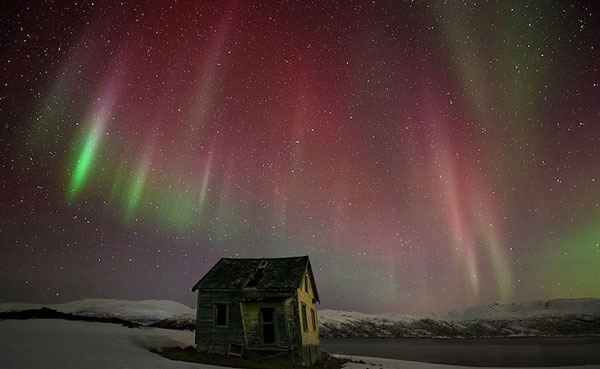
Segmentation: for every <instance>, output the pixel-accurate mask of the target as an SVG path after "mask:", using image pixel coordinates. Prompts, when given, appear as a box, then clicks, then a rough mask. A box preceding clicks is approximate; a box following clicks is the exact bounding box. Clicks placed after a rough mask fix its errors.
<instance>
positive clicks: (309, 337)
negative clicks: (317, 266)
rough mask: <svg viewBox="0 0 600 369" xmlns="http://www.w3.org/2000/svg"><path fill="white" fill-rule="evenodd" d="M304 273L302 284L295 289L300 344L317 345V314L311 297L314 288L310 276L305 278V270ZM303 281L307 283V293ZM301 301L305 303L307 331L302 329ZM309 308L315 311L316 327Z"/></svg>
mask: <svg viewBox="0 0 600 369" xmlns="http://www.w3.org/2000/svg"><path fill="white" fill-rule="evenodd" d="M304 275H305V278H304V281H303V282H302V285H301V286H300V288H299V289H298V290H297V292H298V314H299V315H300V331H301V332H302V344H303V345H318V344H319V316H318V313H317V304H316V303H314V302H313V298H314V292H313V291H314V290H313V286H312V283H311V278H310V277H308V278H306V276H307V275H308V272H307V271H305V273H304ZM304 283H308V293H306V292H305V290H304ZM303 303H304V304H306V318H307V323H308V331H307V332H305V331H304V325H303V322H302V320H303V319H304V317H303V316H302V304H303ZM310 309H313V310H314V311H315V323H316V326H317V329H313V325H312V317H311V312H310Z"/></svg>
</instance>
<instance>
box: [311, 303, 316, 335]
mask: <svg viewBox="0 0 600 369" xmlns="http://www.w3.org/2000/svg"><path fill="white" fill-rule="evenodd" d="M310 316H311V318H312V326H313V331H316V330H317V312H316V311H315V309H313V308H312V307H311V308H310Z"/></svg>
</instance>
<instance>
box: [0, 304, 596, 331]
mask: <svg viewBox="0 0 600 369" xmlns="http://www.w3.org/2000/svg"><path fill="white" fill-rule="evenodd" d="M42 307H47V308H50V309H53V310H56V311H59V312H63V313H72V314H75V315H80V316H87V317H102V318H112V317H114V318H119V319H123V320H128V321H131V322H135V323H140V324H146V325H149V324H152V325H154V326H156V327H161V328H171V329H180V330H181V329H189V330H193V329H194V327H195V310H194V309H192V308H190V307H188V306H186V305H183V304H181V303H179V302H176V301H169V300H142V301H128V300H115V299H84V300H78V301H72V302H67V303H63V304H53V305H41V304H26V303H0V311H22V310H27V309H39V308H42ZM318 314H319V315H318V316H319V329H320V333H321V335H322V336H325V337H515V336H527V337H541V336H590V335H591V336H594V335H600V299H592V298H588V299H555V300H543V301H532V302H523V303H508V304H492V305H486V306H479V307H474V308H471V309H467V310H464V311H453V312H448V313H427V314H420V315H393V314H381V315H376V314H364V313H358V312H348V311H340V310H331V309H324V310H319V313H318Z"/></svg>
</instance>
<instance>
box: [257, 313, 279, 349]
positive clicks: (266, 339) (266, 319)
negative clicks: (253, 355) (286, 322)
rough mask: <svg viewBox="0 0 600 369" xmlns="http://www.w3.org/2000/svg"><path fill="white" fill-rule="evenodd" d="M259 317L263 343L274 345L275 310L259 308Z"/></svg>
mask: <svg viewBox="0 0 600 369" xmlns="http://www.w3.org/2000/svg"><path fill="white" fill-rule="evenodd" d="M260 317H261V320H262V326H263V343H264V344H267V345H268V344H274V343H275V309H274V308H261V309H260Z"/></svg>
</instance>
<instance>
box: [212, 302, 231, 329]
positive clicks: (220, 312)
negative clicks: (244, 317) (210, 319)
mask: <svg viewBox="0 0 600 369" xmlns="http://www.w3.org/2000/svg"><path fill="white" fill-rule="evenodd" d="M228 310H229V307H228V306H227V304H215V325H216V326H220V327H227V323H228V322H227V313H228Z"/></svg>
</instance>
